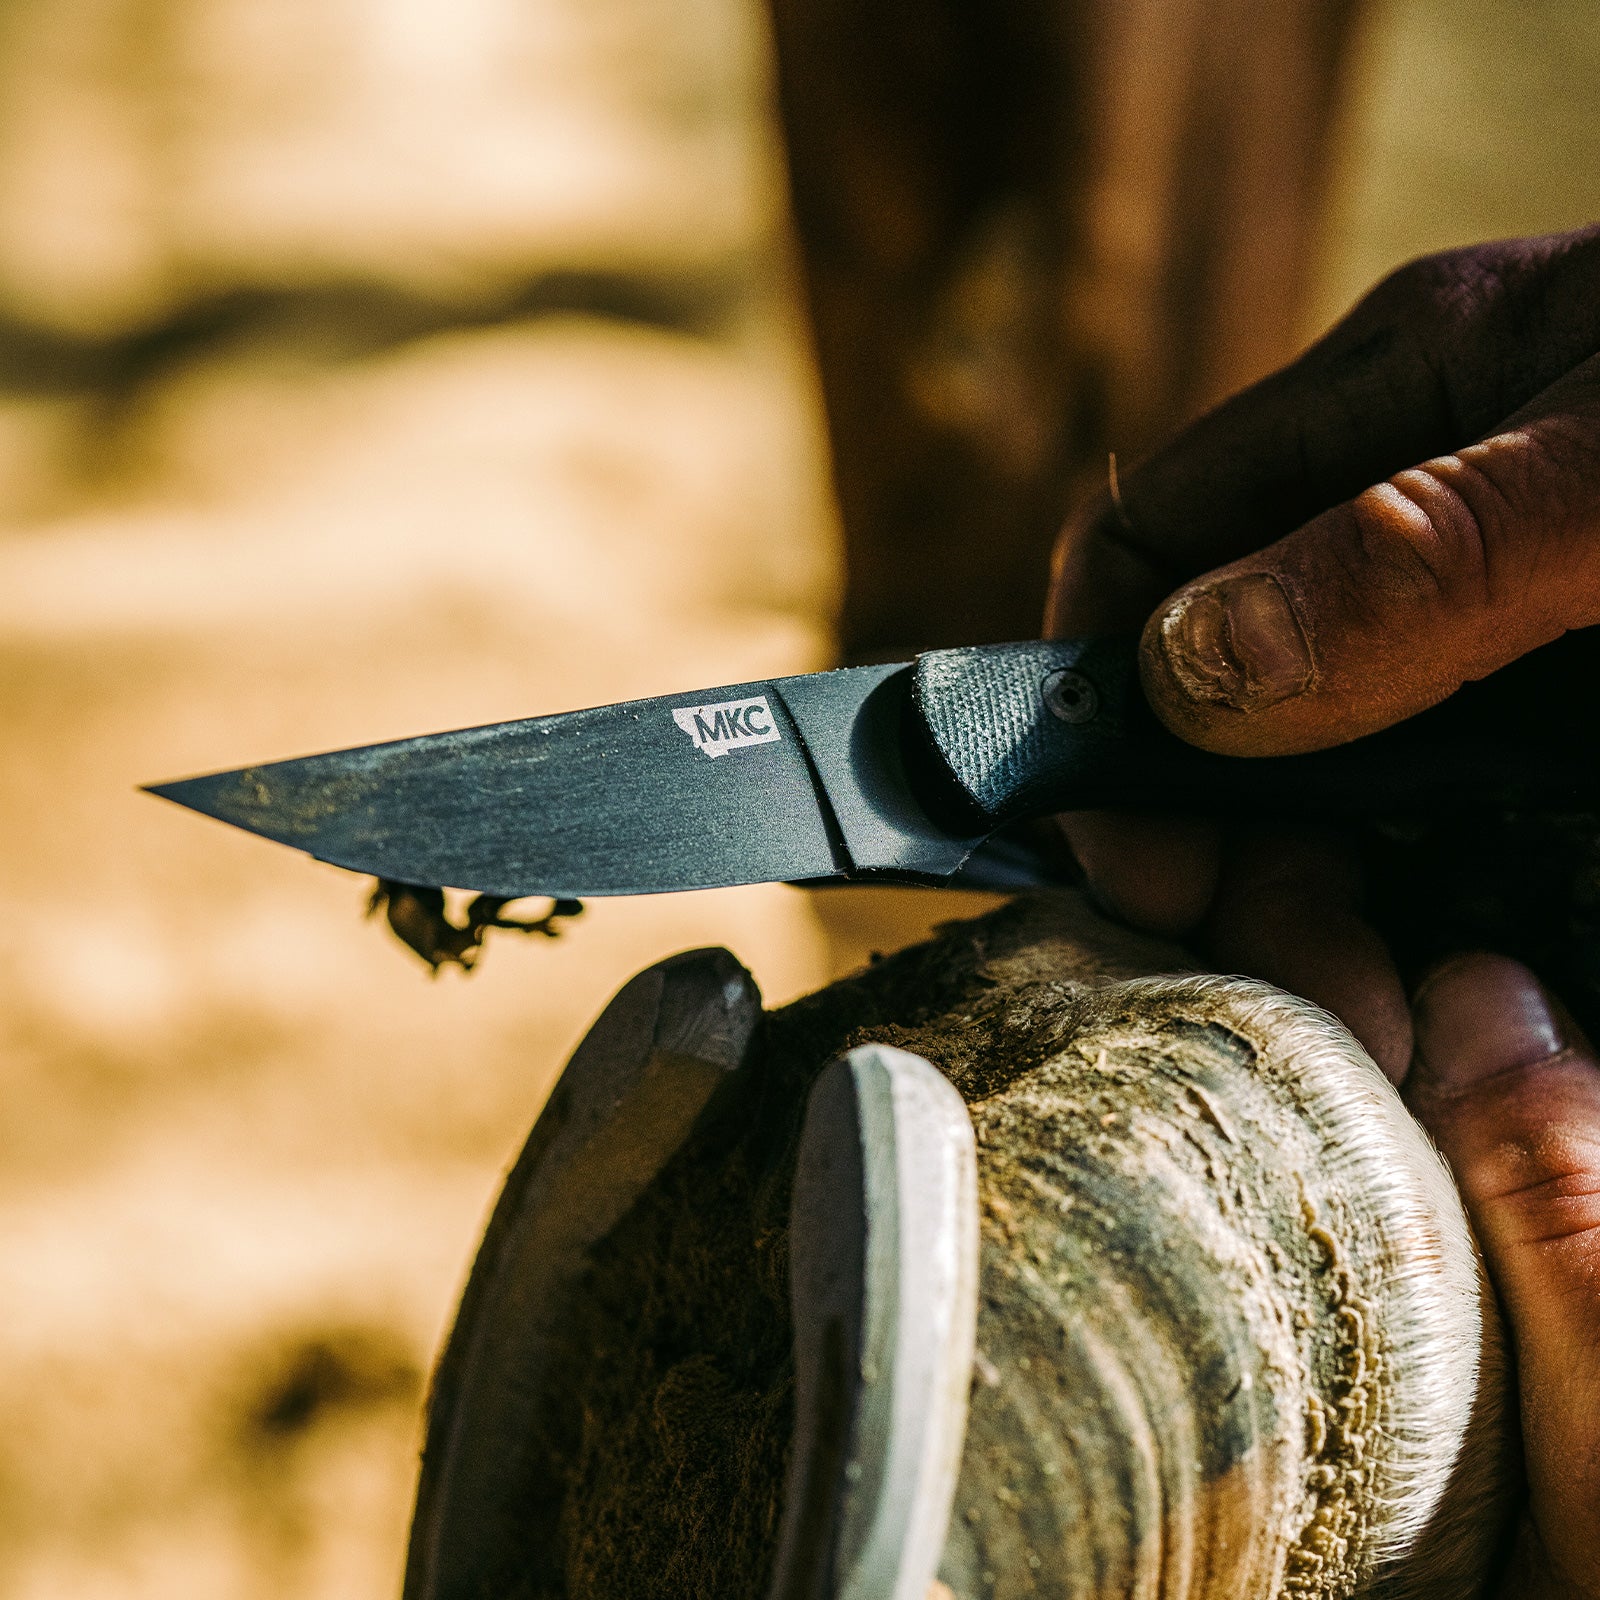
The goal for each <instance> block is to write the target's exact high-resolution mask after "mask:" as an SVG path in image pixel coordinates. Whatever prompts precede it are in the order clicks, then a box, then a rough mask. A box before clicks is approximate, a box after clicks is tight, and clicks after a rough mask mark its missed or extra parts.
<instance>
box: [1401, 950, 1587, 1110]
mask: <svg viewBox="0 0 1600 1600" xmlns="http://www.w3.org/2000/svg"><path fill="white" fill-rule="evenodd" d="M1412 1007H1413V1012H1414V1016H1415V1019H1416V1040H1417V1052H1416V1061H1415V1065H1414V1067H1413V1072H1414V1073H1415V1075H1416V1077H1417V1078H1418V1079H1419V1080H1420V1081H1422V1082H1424V1083H1426V1084H1428V1085H1430V1086H1431V1087H1432V1088H1434V1089H1436V1090H1440V1091H1443V1092H1444V1093H1451V1092H1455V1091H1459V1090H1463V1089H1470V1088H1471V1087H1472V1086H1473V1084H1475V1083H1480V1082H1482V1081H1483V1080H1484V1079H1485V1078H1491V1077H1493V1076H1494V1075H1495V1074H1496V1073H1498V1072H1509V1071H1513V1070H1514V1069H1515V1068H1517V1067H1531V1066H1535V1065H1537V1064H1538V1063H1539V1062H1541V1061H1548V1060H1549V1059H1550V1057H1551V1056H1554V1055H1559V1054H1560V1053H1561V1051H1563V1050H1564V1049H1566V1047H1567V1041H1566V1038H1565V1036H1564V1034H1563V1032H1562V1028H1561V1024H1560V1022H1559V1021H1558V1020H1557V1018H1556V1015H1555V1011H1554V1008H1553V1007H1552V1006H1551V1004H1550V1001H1549V998H1548V997H1547V996H1546V994H1545V992H1544V989H1543V988H1542V987H1541V986H1540V984H1539V980H1538V979H1537V978H1535V977H1534V975H1533V974H1532V973H1531V972H1529V971H1528V969H1527V968H1526V967H1525V966H1523V965H1522V964H1521V962H1518V961H1512V960H1511V959H1510V958H1509V957H1507V956H1494V955H1472V956H1462V957H1460V958H1459V959H1458V960H1455V961H1452V962H1449V963H1448V964H1447V965H1445V966H1443V967H1441V968H1439V969H1438V970H1437V971H1436V972H1434V973H1433V974H1432V976H1431V977H1428V978H1426V979H1424V980H1423V983H1422V987H1421V988H1420V989H1419V990H1418V991H1417V994H1416V998H1415V999H1414V1000H1413V1002H1412Z"/></svg>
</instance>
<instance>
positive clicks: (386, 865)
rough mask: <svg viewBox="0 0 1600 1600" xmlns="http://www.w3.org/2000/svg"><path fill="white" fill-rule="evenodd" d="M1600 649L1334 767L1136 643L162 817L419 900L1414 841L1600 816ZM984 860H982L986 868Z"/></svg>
mask: <svg viewBox="0 0 1600 1600" xmlns="http://www.w3.org/2000/svg"><path fill="white" fill-rule="evenodd" d="M1597 681H1600V630H1592V629H1591V630H1583V631H1581V632H1578V633H1573V634H1569V635H1567V636H1565V637H1564V638H1563V639H1561V640H1558V641H1557V642H1556V643H1555V644H1553V645H1548V646H1546V647H1544V648H1543V649H1541V650H1538V651H1535V652H1533V653H1532V654H1531V655H1528V656H1525V657H1524V658H1523V659H1522V660H1521V661H1519V662H1517V663H1516V664H1515V665H1513V666H1511V667H1507V668H1505V669H1503V670H1502V671H1501V672H1499V673H1496V674H1494V675H1492V676H1491V677H1488V678H1486V679H1484V680H1482V681H1481V682H1479V683H1476V684H1470V685H1468V686H1467V687H1466V688H1464V689H1462V690H1460V691H1459V692H1458V693H1457V694H1455V695H1454V696H1452V697H1451V698H1450V699H1449V700H1446V701H1444V702H1443V703H1442V704H1440V705H1439V706H1436V707H1435V708H1434V709H1432V710H1430V711H1427V712H1424V713H1422V714H1421V715H1420V716H1417V717H1413V718H1412V719H1410V720H1409V721H1407V722H1404V723H1400V724H1397V725H1396V726H1394V727H1392V728H1389V729H1386V730H1384V731H1383V732H1381V733H1376V734H1372V735H1369V736H1368V737H1366V738H1362V739H1358V740H1355V741H1353V742H1352V743H1349V744H1346V745H1341V746H1339V747H1337V748H1335V749H1331V750H1324V751H1319V752H1316V753H1313V754H1308V755H1298V756H1285V757H1272V758H1261V759H1241V758H1237V757H1229V756H1218V755H1211V754H1208V753H1206V752H1204V751H1201V750H1197V749H1195V748H1193V747H1192V746H1190V745H1187V744H1185V743H1183V742H1182V741H1181V740H1179V739H1178V738H1176V737H1175V736H1174V735H1173V734H1171V733H1169V732H1168V731H1167V730H1166V729H1165V728H1164V727H1163V726H1162V725H1161V723H1159V722H1158V721H1157V719H1156V718H1155V716H1154V714H1153V713H1152V712H1151V711H1150V709H1149V707H1148V705H1147V704H1146V702H1145V700H1144V696H1143V694H1142V692H1141V690H1140V687H1139V677H1138V670H1137V641H1136V640H1134V639H1131V638H1098V639H1079V640H1056V641H1031V642H1026V643H1020V644H1002V645H983V646H974V647H970V648H962V649H953V650H935V651H931V652H929V653H927V654H924V655H921V656H918V657H917V658H916V660H914V661H912V662H904V663H896V664H890V665H877V666H863V667H845V668H841V669H839V670H836V671H832V672H819V673H811V674H807V675H804V676H799V677H787V678H773V679H769V680H765V681H760V682H754V683H741V684H734V685H730V686H726V687H722V688H716V689H702V690H697V691H695V692H692V693H685V694H675V695H664V696H661V697H659V698H655V699H649V700H630V701H625V702H623V703H621V704H618V705H608V706H598V707H594V708H591V709H588V710H582V711H570V712H566V713H563V714H560V715H556V716H544V717H534V718H532V719H529V720H526V721H517V722H501V723H495V724H492V725H490V726H487V727H478V728H466V729H462V730H459V731H456V732H452V733H438V734H430V735H427V736H425V737H422V738H415V739H402V740H399V741H396V742H393V743H388V744H377V745H367V746H363V747H360V748H357V749H351V750H337V751H333V752H330V753H328V754H324V755H314V756H306V757H302V758H300V759H298V760H290V761H277V762H273V763H270V764H267V765H263V766H253V767H244V768H241V769H238V770H236V771H229V772H219V773H214V774H211V775H209V776H205V777H197V778H190V779H187V780H184V781H182V782H176V783H166V784H157V785H153V786H151V790H150V792H152V793H154V794H158V795H161V796H163V797H165V798H166V799H169V800H173V801H176V802H178V803H179V804H180V805H184V806H188V807H190V808H191V809H193V810H195V811H199V812H203V813H205V814H206V815H208V816H212V817H217V818H220V819H221V820H223V821H224V822H229V823H232V824H234V825H235V826H236V827H240V828H244V829H246V830H248V831H249V832H251V833H257V834H261V835H262V836H263V837H265V838H268V839H275V840H277V841H279V842H280V843H282V844H287V845H292V846H294V847H296V848H297V849H301V850H304V851H307V852H308V853H309V854H311V855H313V856H315V857H317V858H318V859H320V860H323V861H328V862H332V863H333V864H334V865H336V866H340V867H347V868H349V869H350V870H351V871H354V872H360V873H367V874H371V875H373V876H375V877H378V878H380V879H385V880H390V881H394V882H399V883H403V884H416V885H428V886H434V887H451V888H458V889H469V890H476V891H478V892H479V893H481V894H485V895H490V896H494V897H497V898H500V899H507V900H509V899H516V898H519V897H522V896H525V895H541V896H550V897H553V898H558V899H586V898H588V897H590V896H597V895H629V894H659V893H664V892H667V891H671V890H682V889H707V888H716V887H724V886H728V885H733V884H746V883H768V882H788V883H805V884H823V883H840V882H884V883H902V884H922V885H936V884H946V883H952V882H954V883H963V882H965V883H971V884H976V885H979V886H983V887H996V888H1014V887H1022V886H1025V885H1026V884H1028V883H1029V882H1037V881H1046V880H1048V879H1049V878H1050V877H1051V876H1052V875H1051V873H1050V872H1049V871H1048V870H1047V869H1045V868H1043V867H1042V866H1040V865H1039V864H1038V862H1037V860H1033V861H1032V862H1031V863H1030V858H1029V856H1028V853H1027V852H1026V851H1025V850H1019V849H1017V848H1016V847H1006V846H1005V845H1004V842H1003V836H1002V839H1001V840H995V841H994V842H993V843H990V844H989V845H987V846H986V847H985V841H990V840H992V839H993V836H994V835H996V834H997V832H999V831H1000V830H1004V829H1006V828H1007V826H1008V825H1010V824H1015V823H1019V822H1023V821H1025V820H1026V819H1030V818H1036V817H1041V816H1046V815H1048V814H1050V813H1053V812H1058V811H1071V810H1080V809H1085V808H1093V807H1122V808H1134V809H1140V810H1155V811H1175V812H1200V813H1217V814H1222V815H1224V816H1234V815H1241V814H1261V815H1291V816H1300V817H1322V818H1359V817H1404V816H1422V817H1426V816H1428V815H1430V814H1437V813H1440V812H1459V811H1460V810H1462V809H1463V808H1473V807H1479V808H1485V809H1491V810H1492V809H1500V810H1505V809H1507V808H1510V809H1512V810H1517V809H1528V808H1542V809H1547V810H1556V811H1572V810H1583V809H1585V808H1594V807H1597V806H1600V750H1597V743H1596V740H1595V738H1594V737H1593V730H1594V717H1593V711H1592V701H1593V688H1594V686H1595V685H1596V683H1597ZM980 847H985V848H983V849H980Z"/></svg>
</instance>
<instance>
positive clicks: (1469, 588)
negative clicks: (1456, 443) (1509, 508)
mask: <svg viewBox="0 0 1600 1600" xmlns="http://www.w3.org/2000/svg"><path fill="white" fill-rule="evenodd" d="M1494 498H1495V494H1494V491H1493V489H1492V486H1488V485H1478V486H1474V487H1473V489H1472V490H1471V491H1470V492H1469V491H1468V489H1467V488H1466V487H1465V486H1464V485H1463V484H1462V482H1461V481H1460V479H1459V476H1458V475H1456V474H1454V473H1450V474H1446V473H1444V472H1442V471H1440V470H1439V468H1438V465H1437V464H1435V463H1429V464H1428V465H1426V466H1423V467H1416V468H1412V469H1410V470H1408V471H1406V472H1402V473H1399V474H1397V475H1396V476H1395V477H1393V478H1390V479H1388V480H1387V481H1386V482H1384V483H1380V484H1375V485H1374V486H1373V487H1372V488H1370V489H1367V490H1365V491H1364V492H1363V493H1362V494H1360V495H1358V496H1357V497H1356V499H1355V500H1354V501H1353V502H1352V503H1351V513H1352V520H1353V523H1354V529H1355V536H1356V541H1357V548H1356V552H1355V554H1356V561H1355V563H1354V566H1355V569H1356V570H1355V572H1354V573H1353V574H1352V575H1353V576H1354V577H1355V578H1356V581H1357V584H1358V586H1359V587H1360V588H1362V589H1363V590H1364V591H1365V599H1366V600H1367V602H1368V603H1369V605H1370V606H1371V607H1372V608H1373V609H1374V611H1377V612H1383V611H1387V610H1388V609H1389V608H1390V607H1394V606H1398V607H1403V608H1404V609H1406V610H1408V611H1411V610H1416V609H1419V608H1420V609H1422V610H1425V611H1433V610H1446V611H1448V612H1450V613H1451V614H1452V615H1455V616H1459V615H1460V614H1462V613H1464V612H1475V611H1481V610H1483V609H1484V608H1485V607H1486V606H1487V605H1488V604H1489V603H1490V599H1491V587H1492V585H1491V563H1490V551H1491V532H1490V530H1491V528H1492V527H1493V526H1494V525H1495V523H1496V520H1497V509H1496V507H1495V506H1494V505H1493V504H1492V501H1493V499H1494Z"/></svg>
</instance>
